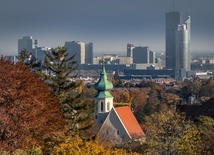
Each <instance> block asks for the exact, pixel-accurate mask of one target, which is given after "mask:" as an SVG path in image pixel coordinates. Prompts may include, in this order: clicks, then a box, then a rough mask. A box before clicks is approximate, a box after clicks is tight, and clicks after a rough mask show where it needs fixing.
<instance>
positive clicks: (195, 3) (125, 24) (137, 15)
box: [0, 0, 214, 55]
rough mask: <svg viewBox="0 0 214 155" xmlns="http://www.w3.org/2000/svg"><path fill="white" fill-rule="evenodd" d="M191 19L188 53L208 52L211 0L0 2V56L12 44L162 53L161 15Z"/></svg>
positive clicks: (213, 42) (213, 26) (213, 24)
mask: <svg viewBox="0 0 214 155" xmlns="http://www.w3.org/2000/svg"><path fill="white" fill-rule="evenodd" d="M173 4H174V10H175V11H180V12H181V13H182V14H183V19H184V20H185V19H186V18H187V16H188V15H190V16H191V49H192V50H210V51H214V8H213V7H214V0H0V54H5V55H10V54H14V55H15V54H17V48H18V45H17V44H18V39H20V38H22V37H23V36H29V35H30V36H33V37H34V38H36V39H39V45H40V46H47V47H57V46H63V45H64V42H65V41H74V40H75V41H83V42H85V43H88V42H93V43H94V51H95V52H99V51H100V52H101V51H106V52H107V51H113V52H117V51H124V52H125V51H126V44H127V43H133V44H135V45H137V46H149V48H150V50H153V51H164V50H165V13H166V12H169V11H172V10H173Z"/></svg>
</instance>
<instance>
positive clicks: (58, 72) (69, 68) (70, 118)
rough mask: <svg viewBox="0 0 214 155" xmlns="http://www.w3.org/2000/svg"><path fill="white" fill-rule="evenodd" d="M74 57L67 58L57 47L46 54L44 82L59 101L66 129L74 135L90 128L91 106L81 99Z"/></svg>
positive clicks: (67, 54)
mask: <svg viewBox="0 0 214 155" xmlns="http://www.w3.org/2000/svg"><path fill="white" fill-rule="evenodd" d="M74 57H75V55H73V56H71V57H70V56H69V53H67V52H66V49H65V48H64V47H57V48H55V49H52V50H51V51H50V52H46V56H45V60H44V66H45V67H46V68H47V72H46V74H42V75H43V78H44V80H45V81H46V82H47V83H48V85H49V86H50V88H51V89H52V94H53V95H54V96H55V97H57V98H58V99H59V102H60V104H61V112H62V114H63V117H64V118H65V119H66V121H67V122H68V129H69V130H70V131H73V132H74V133H77V132H81V131H82V130H86V129H88V128H90V127H91V125H92V123H91V122H90V121H89V118H90V116H91V106H89V105H88V102H86V101H83V99H82V90H81V88H82V82H81V81H76V77H77V74H76V73H74V71H75V70H76V69H77V66H78V65H77V62H76V61H74V60H73V59H74Z"/></svg>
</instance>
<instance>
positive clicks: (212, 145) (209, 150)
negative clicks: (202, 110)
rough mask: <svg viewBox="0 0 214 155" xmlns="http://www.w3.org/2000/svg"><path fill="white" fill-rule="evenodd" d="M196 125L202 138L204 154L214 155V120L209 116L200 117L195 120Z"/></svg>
mask: <svg viewBox="0 0 214 155" xmlns="http://www.w3.org/2000/svg"><path fill="white" fill-rule="evenodd" d="M195 124H196V126H197V127H198V130H199V131H200V135H201V137H202V141H201V146H202V147H203V152H202V154H208V155H209V154H210V155H211V154H214V119H213V118H211V117H207V116H200V117H198V118H196V119H195Z"/></svg>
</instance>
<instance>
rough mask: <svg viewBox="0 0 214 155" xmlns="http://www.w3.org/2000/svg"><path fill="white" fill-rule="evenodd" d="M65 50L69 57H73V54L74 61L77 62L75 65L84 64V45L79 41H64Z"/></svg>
mask: <svg viewBox="0 0 214 155" xmlns="http://www.w3.org/2000/svg"><path fill="white" fill-rule="evenodd" d="M65 48H66V50H67V52H68V53H69V56H73V55H74V54H75V57H74V61H77V64H84V63H85V43H83V42H80V41H72V42H67V41H66V42H65Z"/></svg>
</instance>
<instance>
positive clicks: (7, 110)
mask: <svg viewBox="0 0 214 155" xmlns="http://www.w3.org/2000/svg"><path fill="white" fill-rule="evenodd" d="M0 71H1V72H0V81H1V82H0V122H1V124H2V125H0V129H1V131H3V132H0V137H3V138H2V139H1V140H2V143H0V147H1V148H2V149H4V150H8V151H12V150H14V149H15V148H20V149H25V148H30V147H32V146H34V145H43V140H42V139H43V136H44V135H46V134H49V133H50V132H53V131H57V130H61V129H64V124H65V122H64V120H63V119H62V116H61V113H60V111H59V109H60V104H59V103H58V100H57V99H55V98H53V97H51V95H50V90H49V88H48V86H46V85H45V84H44V83H43V82H41V80H40V79H39V78H38V76H37V75H36V74H34V73H33V72H32V71H31V70H30V69H28V68H27V67H26V66H25V65H24V64H22V63H17V64H11V63H10V62H9V61H5V60H4V59H3V58H1V59H0ZM5 133H6V134H5Z"/></svg>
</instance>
